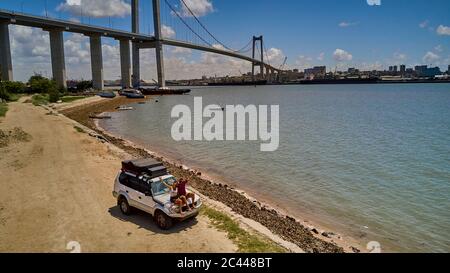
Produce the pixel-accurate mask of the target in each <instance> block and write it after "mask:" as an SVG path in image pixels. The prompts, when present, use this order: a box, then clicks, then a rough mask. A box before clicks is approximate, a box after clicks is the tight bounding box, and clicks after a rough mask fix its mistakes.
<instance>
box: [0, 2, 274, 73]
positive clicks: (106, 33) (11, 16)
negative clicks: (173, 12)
mask: <svg viewBox="0 0 450 273" xmlns="http://www.w3.org/2000/svg"><path fill="white" fill-rule="evenodd" d="M0 20H3V21H7V22H9V23H11V24H14V25H22V26H28V27H36V28H42V29H44V30H51V29H61V30H63V31H66V32H74V33H81V34H85V35H100V36H103V37H111V38H114V39H118V40H121V39H126V40H131V41H134V42H137V43H140V44H141V46H140V47H141V48H154V47H155V43H154V42H155V37H154V36H150V35H144V34H138V33H132V32H127V31H122V30H116V29H111V28H105V27H99V26H91V25H86V24H81V23H77V22H72V21H67V20H61V19H53V18H48V17H43V16H36V15H29V14H24V13H18V12H13V11H7V10H2V9H0ZM161 42H162V43H163V44H164V45H169V46H176V47H184V48H190V49H194V50H201V51H206V52H211V53H216V54H220V55H225V56H229V57H233V58H238V59H241V60H245V61H248V62H253V63H255V64H258V65H259V64H261V60H257V59H253V58H251V57H248V56H245V55H242V54H239V53H236V52H232V51H228V50H223V49H219V48H214V47H209V46H202V45H196V44H192V43H189V42H184V41H178V40H173V39H163V40H162V41H161ZM263 65H264V66H267V67H270V69H273V70H275V71H277V72H279V69H276V68H274V67H272V66H270V65H268V64H266V63H263Z"/></svg>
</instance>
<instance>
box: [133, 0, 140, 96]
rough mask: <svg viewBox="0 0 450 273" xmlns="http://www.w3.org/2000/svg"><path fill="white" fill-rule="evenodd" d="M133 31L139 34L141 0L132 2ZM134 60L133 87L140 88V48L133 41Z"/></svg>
mask: <svg viewBox="0 0 450 273" xmlns="http://www.w3.org/2000/svg"><path fill="white" fill-rule="evenodd" d="M131 31H132V32H133V33H139V0H132V1H131ZM131 50H132V58H133V75H132V77H131V78H132V82H133V87H134V88H138V87H139V86H140V84H141V68H140V60H139V57H140V55H139V46H138V44H137V43H136V42H133V41H132V49H131Z"/></svg>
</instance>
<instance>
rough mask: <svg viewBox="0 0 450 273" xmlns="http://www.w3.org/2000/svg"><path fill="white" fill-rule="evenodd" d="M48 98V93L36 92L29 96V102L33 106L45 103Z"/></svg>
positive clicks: (47, 101)
mask: <svg viewBox="0 0 450 273" xmlns="http://www.w3.org/2000/svg"><path fill="white" fill-rule="evenodd" d="M49 99H50V98H49V95H48V94H38V95H34V96H33V97H31V103H33V105H34V106H40V105H47V104H48V103H49Z"/></svg>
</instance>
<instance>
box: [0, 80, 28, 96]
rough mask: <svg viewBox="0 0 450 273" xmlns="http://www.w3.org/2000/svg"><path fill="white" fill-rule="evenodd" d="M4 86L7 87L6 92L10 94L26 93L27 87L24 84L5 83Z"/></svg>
mask: <svg viewBox="0 0 450 273" xmlns="http://www.w3.org/2000/svg"><path fill="white" fill-rule="evenodd" d="M3 85H4V87H5V90H6V92H7V93H9V94H22V93H25V91H26V86H25V84H24V83H22V82H10V81H5V82H3Z"/></svg>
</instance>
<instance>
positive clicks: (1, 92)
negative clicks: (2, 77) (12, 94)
mask: <svg viewBox="0 0 450 273" xmlns="http://www.w3.org/2000/svg"><path fill="white" fill-rule="evenodd" d="M1 100H4V101H7V100H9V94H8V92H6V89H5V86H4V85H3V82H2V81H0V101H1Z"/></svg>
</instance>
